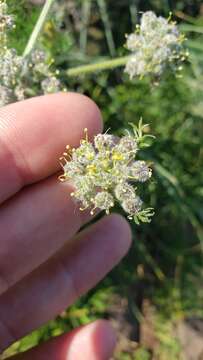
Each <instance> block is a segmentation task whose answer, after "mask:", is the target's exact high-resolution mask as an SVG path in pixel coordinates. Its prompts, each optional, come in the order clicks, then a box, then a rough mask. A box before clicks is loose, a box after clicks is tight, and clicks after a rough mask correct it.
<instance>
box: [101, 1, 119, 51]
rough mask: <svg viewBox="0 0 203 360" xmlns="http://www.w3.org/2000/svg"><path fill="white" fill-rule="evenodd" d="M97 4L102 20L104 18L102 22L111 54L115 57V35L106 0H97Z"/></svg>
mask: <svg viewBox="0 0 203 360" xmlns="http://www.w3.org/2000/svg"><path fill="white" fill-rule="evenodd" d="M97 3H98V6H99V9H100V13H101V18H102V21H103V24H104V29H105V35H106V40H107V44H108V48H109V52H110V55H111V56H112V57H113V56H115V54H116V48H115V44H114V39H113V33H112V30H111V23H110V20H109V16H108V11H107V8H106V0H97Z"/></svg>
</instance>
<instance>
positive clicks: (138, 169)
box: [130, 160, 152, 182]
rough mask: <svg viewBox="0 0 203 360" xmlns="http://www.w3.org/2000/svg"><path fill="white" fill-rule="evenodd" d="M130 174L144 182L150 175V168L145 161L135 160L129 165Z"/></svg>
mask: <svg viewBox="0 0 203 360" xmlns="http://www.w3.org/2000/svg"><path fill="white" fill-rule="evenodd" d="M130 175H131V176H132V177H133V178H134V179H135V180H136V181H140V182H145V181H147V180H149V179H150V177H151V176H152V170H151V169H150V168H149V167H148V166H147V164H146V163H145V161H141V160H138V161H135V162H133V163H132V165H131V166H130Z"/></svg>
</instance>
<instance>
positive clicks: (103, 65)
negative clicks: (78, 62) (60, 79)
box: [67, 56, 129, 76]
mask: <svg viewBox="0 0 203 360" xmlns="http://www.w3.org/2000/svg"><path fill="white" fill-rule="evenodd" d="M128 59H129V56H124V57H120V58H116V59H112V60H106V61H102V62H99V63H95V64H89V65H83V66H78V67H75V68H71V69H69V70H67V75H68V76H78V75H84V74H89V73H93V72H96V71H101V70H108V69H114V68H116V67H119V66H124V65H125V64H126V62H127V61H128Z"/></svg>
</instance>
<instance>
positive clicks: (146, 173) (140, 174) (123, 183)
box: [60, 120, 154, 224]
mask: <svg viewBox="0 0 203 360" xmlns="http://www.w3.org/2000/svg"><path fill="white" fill-rule="evenodd" d="M146 126H147V125H143V124H142V121H141V120H140V122H139V125H138V126H136V125H134V124H132V131H131V132H130V131H127V132H126V134H125V135H124V136H123V137H120V138H119V137H116V136H114V135H110V134H107V133H105V134H98V135H96V136H95V137H94V141H93V143H91V142H90V141H89V139H88V135H87V129H85V134H86V137H85V139H83V140H81V143H80V146H79V147H78V148H77V149H74V148H73V149H71V148H70V147H69V146H67V152H66V153H64V156H63V157H62V158H61V159H60V160H61V164H62V167H63V170H64V174H63V175H62V176H60V180H61V181H71V182H72V184H73V186H74V188H75V190H74V192H72V194H71V195H72V196H73V197H74V198H75V199H76V200H77V201H78V202H79V203H80V204H81V207H80V210H86V209H90V212H91V214H92V215H93V214H94V210H96V209H100V210H105V212H106V213H107V214H109V212H110V210H111V209H112V208H113V207H114V206H115V204H116V203H118V204H120V206H121V207H122V209H123V210H124V212H125V213H126V214H127V217H128V218H129V219H134V221H135V222H136V223H137V224H139V223H140V222H150V220H151V217H152V216H153V214H154V212H153V209H152V208H146V209H145V208H143V201H142V200H141V198H140V196H139V195H138V194H139V185H140V183H144V182H146V181H148V180H149V179H150V178H151V175H152V170H151V168H150V167H149V166H148V164H147V163H146V162H145V161H142V160H138V153H139V149H140V148H142V147H145V146H147V145H148V142H147V139H148V138H149V137H152V135H149V134H145V133H144V132H143V131H144V130H145V128H146Z"/></svg>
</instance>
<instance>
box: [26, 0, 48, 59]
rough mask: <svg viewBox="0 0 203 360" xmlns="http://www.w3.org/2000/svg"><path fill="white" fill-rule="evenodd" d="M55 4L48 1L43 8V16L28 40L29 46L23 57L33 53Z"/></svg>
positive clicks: (41, 15)
mask: <svg viewBox="0 0 203 360" xmlns="http://www.w3.org/2000/svg"><path fill="white" fill-rule="evenodd" d="M53 2H54V0H46V2H45V4H44V6H43V9H42V11H41V14H40V16H39V18H38V20H37V23H36V25H35V27H34V30H33V32H32V34H31V36H30V38H29V40H28V43H27V46H26V48H25V51H24V53H23V57H25V56H28V55H29V54H30V53H31V51H32V50H33V49H34V47H35V44H36V41H37V39H38V37H39V35H40V33H41V31H42V29H43V27H44V23H45V21H46V19H47V16H48V14H49V11H50V9H51V6H52V4H53Z"/></svg>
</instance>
